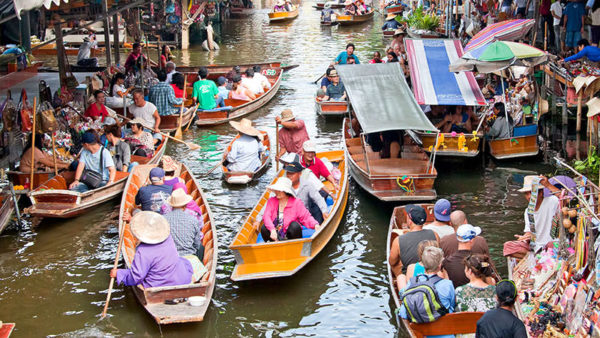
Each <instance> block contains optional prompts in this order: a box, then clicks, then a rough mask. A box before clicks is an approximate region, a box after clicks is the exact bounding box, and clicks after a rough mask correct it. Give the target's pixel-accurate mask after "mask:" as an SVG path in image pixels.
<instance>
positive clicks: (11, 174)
mask: <svg viewBox="0 0 600 338" xmlns="http://www.w3.org/2000/svg"><path fill="white" fill-rule="evenodd" d="M6 175H7V176H8V180H9V181H11V182H12V183H13V185H22V186H31V184H30V182H29V180H31V174H30V173H24V172H21V171H8V172H7V173H6ZM53 176H54V171H36V172H34V173H33V186H32V187H31V188H33V189H35V188H37V187H39V186H40V184H42V183H44V182H46V181H48V180H49V179H50V178H52V177H53ZM22 191H23V192H28V191H29V189H26V190H22Z"/></svg>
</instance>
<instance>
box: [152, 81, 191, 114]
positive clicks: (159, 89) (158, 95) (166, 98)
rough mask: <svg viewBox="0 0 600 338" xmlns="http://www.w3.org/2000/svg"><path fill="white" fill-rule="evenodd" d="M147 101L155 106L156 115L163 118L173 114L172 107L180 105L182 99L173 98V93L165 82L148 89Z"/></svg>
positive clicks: (171, 88)
mask: <svg viewBox="0 0 600 338" xmlns="http://www.w3.org/2000/svg"><path fill="white" fill-rule="evenodd" d="M148 101H150V102H152V103H153V104H154V105H155V106H156V109H158V115H161V116H163V115H172V114H174V113H175V108H173V105H176V104H181V103H182V102H183V99H181V98H177V97H175V91H174V90H173V87H171V85H169V84H168V83H166V82H159V83H157V84H155V85H154V86H152V87H151V88H150V93H149V94H148Z"/></svg>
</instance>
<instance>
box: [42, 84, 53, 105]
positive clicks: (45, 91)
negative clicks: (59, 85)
mask: <svg viewBox="0 0 600 338" xmlns="http://www.w3.org/2000/svg"><path fill="white" fill-rule="evenodd" d="M39 90H40V102H52V90H50V86H48V85H47V84H46V81H44V80H40V84H39Z"/></svg>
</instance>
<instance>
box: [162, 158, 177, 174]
mask: <svg viewBox="0 0 600 338" xmlns="http://www.w3.org/2000/svg"><path fill="white" fill-rule="evenodd" d="M162 167H163V169H164V171H175V170H177V169H179V167H178V165H177V162H175V160H174V159H173V158H172V157H171V156H169V155H163V157H162Z"/></svg>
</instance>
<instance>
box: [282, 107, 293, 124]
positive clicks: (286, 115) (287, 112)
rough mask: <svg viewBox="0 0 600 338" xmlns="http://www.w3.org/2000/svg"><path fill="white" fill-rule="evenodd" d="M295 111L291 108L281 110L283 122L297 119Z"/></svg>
mask: <svg viewBox="0 0 600 338" xmlns="http://www.w3.org/2000/svg"><path fill="white" fill-rule="evenodd" d="M295 118H296V117H295V116H294V112H292V110H291V109H284V110H283V111H282V112H281V122H287V121H291V120H293V119H295Z"/></svg>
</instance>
